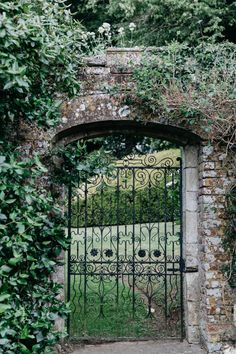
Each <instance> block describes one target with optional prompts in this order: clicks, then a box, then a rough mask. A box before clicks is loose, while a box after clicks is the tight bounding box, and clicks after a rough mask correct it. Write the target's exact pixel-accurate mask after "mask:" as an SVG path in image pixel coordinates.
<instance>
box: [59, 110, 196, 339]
mask: <svg viewBox="0 0 236 354" xmlns="http://www.w3.org/2000/svg"><path fill="white" fill-rule="evenodd" d="M70 114H71V115H70V116H69V117H68V116H67V117H68V118H67V119H68V120H67V121H66V123H65V124H61V125H60V127H59V130H58V131H57V132H56V134H55V135H54V138H53V144H54V145H57V144H59V145H60V144H62V145H67V144H69V143H71V142H73V141H77V140H80V139H84V138H86V139H89V138H90V139H91V138H95V137H99V136H106V135H111V134H115V133H123V134H140V135H143V136H150V137H153V138H158V139H163V140H168V141H171V142H174V143H176V144H178V145H179V146H182V147H183V193H182V203H183V206H184V210H183V242H184V244H183V247H184V258H185V260H186V266H187V267H189V268H191V269H193V271H194V273H191V274H186V275H185V277H184V308H185V332H186V338H187V340H188V342H189V343H199V340H200V328H199V325H200V323H199V319H200V314H199V309H200V293H199V289H198V286H199V272H198V265H199V262H200V259H199V253H198V246H197V245H198V232H197V223H198V221H197V218H198V211H197V207H196V205H197V199H198V181H199V177H198V151H199V146H200V145H201V141H202V139H201V137H200V136H198V135H196V134H195V133H193V132H191V131H189V130H187V129H184V128H180V127H176V126H173V125H168V124H163V123H158V122H156V121H155V120H154V121H153V122H150V121H149V122H147V123H144V122H141V121H135V120H130V119H122V118H120V119H114V120H112V119H110V120H107V119H105V117H104V119H100V120H99V121H98V120H96V116H90V117H89V116H87V115H86V118H87V119H83V115H82V116H80V115H79V116H78V115H77V117H76V118H77V119H73V117H74V114H73V113H72V112H71V113H70ZM100 118H101V116H100ZM70 122H71V124H70ZM194 226H196V228H195V229H194ZM193 312H194V313H195V317H194V318H193V317H192V313H193Z"/></svg>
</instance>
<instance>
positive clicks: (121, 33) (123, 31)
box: [118, 27, 125, 36]
mask: <svg viewBox="0 0 236 354" xmlns="http://www.w3.org/2000/svg"><path fill="white" fill-rule="evenodd" d="M118 33H119V36H123V35H124V34H125V29H124V27H120V28H119V29H118Z"/></svg>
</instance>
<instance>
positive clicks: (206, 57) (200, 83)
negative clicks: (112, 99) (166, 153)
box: [134, 43, 236, 143]
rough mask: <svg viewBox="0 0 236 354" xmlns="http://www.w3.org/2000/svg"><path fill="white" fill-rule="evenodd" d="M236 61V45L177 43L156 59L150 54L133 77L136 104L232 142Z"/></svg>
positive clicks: (163, 48) (154, 55) (235, 96)
mask: <svg viewBox="0 0 236 354" xmlns="http://www.w3.org/2000/svg"><path fill="white" fill-rule="evenodd" d="M235 61H236V46H235V45H234V44H229V43H225V44H221V45H200V46H198V47H196V48H191V47H189V46H185V45H179V44H177V43H173V44H172V45H170V46H168V47H162V48H160V49H157V50H156V51H154V52H153V56H152V55H151V53H150V52H147V59H146V60H144V63H143V65H142V67H141V68H138V69H137V70H136V72H135V73H134V78H135V80H136V84H137V86H136V90H135V92H134V100H136V101H137V102H138V104H139V105H140V107H143V108H144V110H146V111H147V112H151V113H155V114H156V115H158V116H159V117H161V118H162V117H166V116H168V117H169V119H172V120H173V121H174V122H178V124H180V125H181V124H182V125H185V126H188V127H189V126H194V125H195V124H197V126H198V129H199V125H200V126H202V129H203V130H205V132H206V133H208V135H209V136H210V137H211V138H215V139H219V140H222V139H224V138H225V137H228V140H229V141H230V139H231V138H232V141H231V142H230V143H233V136H234V133H235V124H236V121H235V119H236V118H235V103H236V90H235V84H236V68H235ZM199 123H200V124H199ZM193 128H194V127H193Z"/></svg>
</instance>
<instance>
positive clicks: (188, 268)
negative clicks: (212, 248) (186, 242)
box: [184, 266, 198, 273]
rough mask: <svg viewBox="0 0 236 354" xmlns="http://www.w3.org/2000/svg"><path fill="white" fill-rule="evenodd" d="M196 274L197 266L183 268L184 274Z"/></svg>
mask: <svg viewBox="0 0 236 354" xmlns="http://www.w3.org/2000/svg"><path fill="white" fill-rule="evenodd" d="M197 272H198V266H194V267H185V270H184V273H197Z"/></svg>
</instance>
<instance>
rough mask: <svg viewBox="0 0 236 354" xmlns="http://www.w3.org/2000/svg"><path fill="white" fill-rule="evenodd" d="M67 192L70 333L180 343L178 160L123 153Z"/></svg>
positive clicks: (79, 336) (80, 336)
mask: <svg viewBox="0 0 236 354" xmlns="http://www.w3.org/2000/svg"><path fill="white" fill-rule="evenodd" d="M68 194H69V201H68V212H69V225H68V233H69V237H71V240H72V242H71V248H70V250H69V252H68V275H67V283H68V286H67V297H68V300H69V301H70V303H71V308H72V312H71V315H70V318H69V320H68V327H69V333H70V336H71V337H76V338H77V339H84V338H90V339H92V338H95V339H97V338H103V339H110V338H157V337H161V338H169V337H175V338H183V336H184V324H183V271H184V260H183V255H182V196H181V194H182V165H181V159H180V158H178V159H177V160H176V159H171V158H165V159H162V160H161V161H158V160H157V158H156V156H155V155H150V154H147V155H145V156H136V155H132V156H128V157H125V158H124V159H123V160H122V161H114V162H113V163H110V165H109V167H108V168H107V170H106V171H105V172H104V171H103V172H98V173H97V174H96V175H94V174H93V175H91V174H89V172H85V171H81V172H80V174H79V178H78V180H77V182H76V183H71V184H70V186H69V193H68Z"/></svg>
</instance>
